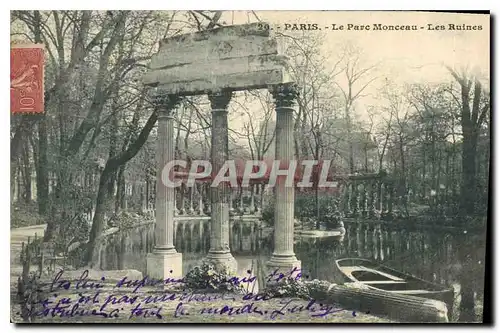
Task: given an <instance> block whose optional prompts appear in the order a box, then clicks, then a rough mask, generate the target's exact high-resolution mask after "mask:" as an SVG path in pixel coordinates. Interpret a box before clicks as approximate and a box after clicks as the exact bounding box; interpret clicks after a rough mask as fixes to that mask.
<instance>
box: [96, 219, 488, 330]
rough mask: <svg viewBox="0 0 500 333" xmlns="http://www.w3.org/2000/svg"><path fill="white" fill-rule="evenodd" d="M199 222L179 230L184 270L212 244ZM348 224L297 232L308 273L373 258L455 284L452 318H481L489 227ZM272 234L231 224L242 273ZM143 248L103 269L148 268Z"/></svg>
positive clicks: (327, 274) (325, 276)
mask: <svg viewBox="0 0 500 333" xmlns="http://www.w3.org/2000/svg"><path fill="white" fill-rule="evenodd" d="M199 222H200V223H202V224H204V226H202V225H200V227H199V228H198V227H195V228H192V227H191V228H190V230H191V231H190V232H183V233H181V232H180V230H178V231H177V232H176V234H182V235H183V237H176V239H175V245H176V249H177V251H179V252H181V253H182V254H183V259H184V260H183V271H184V273H186V272H187V271H189V270H190V269H191V268H193V267H194V266H195V265H198V264H199V263H200V260H201V259H202V258H203V257H204V255H205V254H206V253H207V252H208V249H209V242H208V234H209V233H208V232H207V231H208V230H206V228H207V224H208V223H209V221H199ZM345 227H346V234H345V235H344V237H342V238H338V237H327V238H312V237H304V236H301V237H300V236H296V237H295V253H296V256H297V258H298V259H299V260H301V262H302V271H303V276H308V277H309V279H320V280H327V281H330V282H336V281H334V278H333V276H334V267H335V266H334V265H335V260H336V259H339V258H346V257H354V258H358V257H361V258H369V259H373V260H376V261H379V262H381V263H383V264H384V265H386V266H389V267H391V268H393V269H396V270H399V271H403V272H407V273H410V274H412V275H414V276H417V277H420V278H422V279H424V280H427V281H432V282H435V283H441V284H444V285H447V286H451V287H453V288H454V289H455V302H454V306H453V309H452V310H451V311H450V310H449V311H450V312H449V317H450V320H451V321H467V322H470V321H482V303H483V298H484V293H483V289H484V274H485V267H484V262H485V244H486V235H485V234H484V233H483V234H473V233H472V232H471V231H465V230H459V229H456V230H447V231H443V230H442V229H438V228H434V229H433V228H426V229H425V230H424V229H418V228H412V229H408V228H404V227H400V226H398V225H397V223H393V224H385V225H383V224H374V223H368V222H365V223H362V222H354V223H346V226H345ZM188 229H189V228H188ZM183 230H184V229H183ZM193 230H194V231H193ZM269 236H270V235H268V236H267V237H266V236H263V233H262V230H260V231H259V230H258V229H257V228H254V227H251V226H248V225H244V224H243V225H240V226H239V227H237V228H234V229H233V230H232V232H231V236H230V239H231V249H232V253H233V255H234V257H235V258H236V260H237V262H238V274H241V275H247V273H246V271H247V270H252V272H262V268H263V267H264V264H265V262H266V261H267V260H269V258H270V256H271V253H272V245H271V244H272V240H271V237H269ZM142 242H143V241H141V244H142ZM141 248H142V249H143V248H144V247H142V246H139V247H137V246H133V248H130V250H129V249H128V247H127V250H126V251H125V253H123V252H122V255H123V256H120V257H121V258H122V264H121V265H120V266H121V267H117V264H116V261H115V260H106V262H103V263H101V265H100V266H101V269H117V268H121V269H123V268H125V269H137V270H140V271H142V272H143V273H145V270H146V260H145V256H146V252H147V251H146V250H141ZM113 249H116V247H111V248H108V247H106V252H114V251H115V250H113ZM254 274H255V275H257V274H256V273H254ZM462 299H463V301H462Z"/></svg>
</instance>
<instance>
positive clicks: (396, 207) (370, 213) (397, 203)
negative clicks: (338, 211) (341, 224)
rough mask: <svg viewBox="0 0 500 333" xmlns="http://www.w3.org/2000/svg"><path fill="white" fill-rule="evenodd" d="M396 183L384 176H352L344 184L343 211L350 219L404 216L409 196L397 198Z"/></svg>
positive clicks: (342, 190)
mask: <svg viewBox="0 0 500 333" xmlns="http://www.w3.org/2000/svg"><path fill="white" fill-rule="evenodd" d="M395 184H396V183H395V181H394V180H393V179H392V178H390V177H387V176H386V175H384V174H366V175H350V176H348V177H347V179H346V180H345V181H344V182H343V183H342V185H341V187H342V189H341V193H342V209H343V212H344V216H345V217H348V218H392V217H394V215H395V213H397V214H402V215H404V213H406V212H404V213H401V211H402V210H405V207H406V205H407V204H408V201H409V197H408V195H402V196H396V186H395Z"/></svg>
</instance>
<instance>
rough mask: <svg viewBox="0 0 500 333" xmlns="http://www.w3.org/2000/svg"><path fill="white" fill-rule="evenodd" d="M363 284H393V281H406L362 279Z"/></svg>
mask: <svg viewBox="0 0 500 333" xmlns="http://www.w3.org/2000/svg"><path fill="white" fill-rule="evenodd" d="M363 283H364V284H393V283H407V282H406V281H363Z"/></svg>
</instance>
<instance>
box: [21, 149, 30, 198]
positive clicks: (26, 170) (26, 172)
mask: <svg viewBox="0 0 500 333" xmlns="http://www.w3.org/2000/svg"><path fill="white" fill-rule="evenodd" d="M23 150H24V151H23V176H24V180H23V184H24V201H25V202H26V203H30V202H31V163H30V154H29V146H28V141H27V140H25V141H24V142H23Z"/></svg>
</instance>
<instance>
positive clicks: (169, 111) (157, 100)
mask: <svg viewBox="0 0 500 333" xmlns="http://www.w3.org/2000/svg"><path fill="white" fill-rule="evenodd" d="M180 101H181V99H180V97H179V96H177V95H168V94H161V93H160V94H156V95H155V96H153V105H154V108H155V110H156V111H157V112H158V118H163V117H173V116H174V111H175V108H176V106H177V105H178V104H179V102H180Z"/></svg>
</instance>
